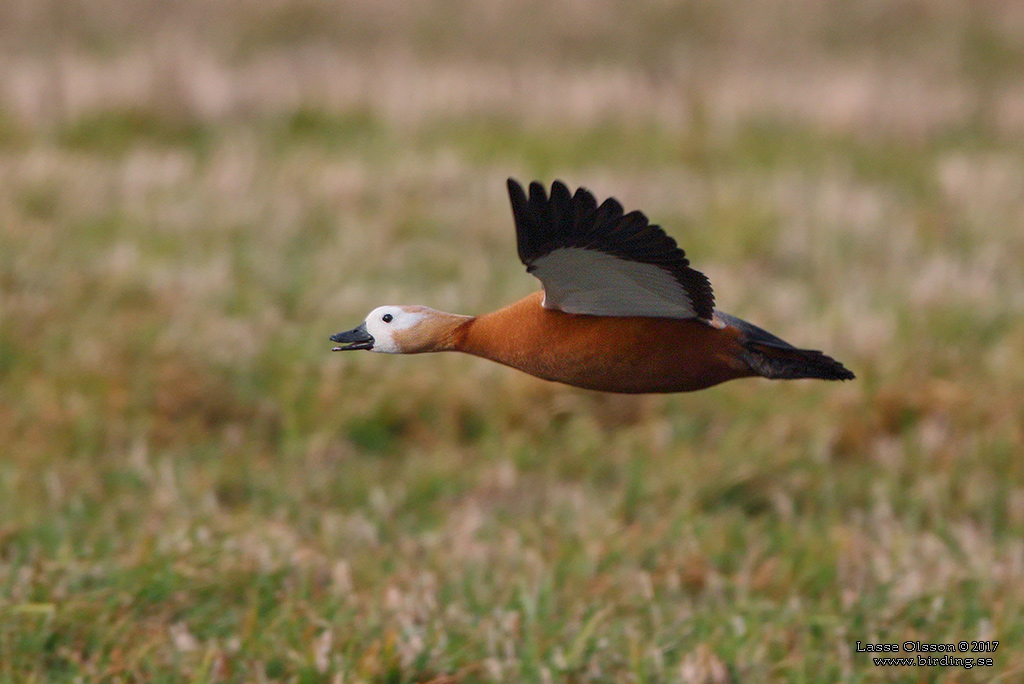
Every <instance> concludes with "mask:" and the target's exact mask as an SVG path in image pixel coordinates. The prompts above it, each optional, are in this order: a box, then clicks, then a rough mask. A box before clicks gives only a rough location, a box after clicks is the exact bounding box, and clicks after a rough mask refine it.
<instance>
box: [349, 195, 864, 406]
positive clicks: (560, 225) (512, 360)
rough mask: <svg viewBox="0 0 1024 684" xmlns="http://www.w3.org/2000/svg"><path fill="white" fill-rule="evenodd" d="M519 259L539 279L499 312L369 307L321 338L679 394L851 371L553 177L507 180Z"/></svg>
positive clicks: (648, 230)
mask: <svg viewBox="0 0 1024 684" xmlns="http://www.w3.org/2000/svg"><path fill="white" fill-rule="evenodd" d="M508 193H509V197H510V199H511V201H512V215H513V217H514V218H515V224H516V239H517V242H518V247H519V258H520V259H521V260H522V262H523V264H524V265H525V266H526V270H527V272H528V273H532V274H533V275H534V276H536V277H537V278H538V279H540V281H541V284H542V285H543V286H544V289H543V291H541V292H536V293H534V294H532V295H529V296H528V297H526V298H525V299H522V300H520V301H518V302H515V303H514V304H510V305H509V306H506V307H505V308H503V309H499V310H498V311H494V312H492V313H488V314H483V315H481V316H461V315H457V314H450V313H445V312H443V311H436V310H434V309H430V308H428V307H425V306H380V307H377V308H376V309H374V310H373V311H371V312H370V315H369V316H367V318H366V320H365V321H364V322H363V323H362V324H361V325H359V326H358V327H356V328H354V329H352V330H349V331H347V332H341V333H338V334H336V335H334V336H332V337H331V340H332V341H333V342H336V343H338V345H339V346H337V347H335V348H334V350H333V351H347V350H353V349H365V350H368V351H375V352H384V353H388V354H419V353H423V352H439V351H459V352H463V353H466V354H472V355H474V356H480V357H483V358H485V359H490V360H492V361H497V362H498V363H501V364H504V365H506V366H511V367H512V368H518V369H519V370H521V371H524V372H526V373H529V374H530V375H534V376H536V377H538V378H543V379H545V380H553V381H555V382H562V383H565V384H567V385H574V386H576V387H583V388H585V389H591V390H599V391H604V392H623V393H630V394H641V393H648V392H689V391H692V390H699V389H704V388H705V387H710V386H712V385H717V384H718V383H721V382H725V381H726V380H733V379H735V378H744V377H762V378H770V379H773V380H791V379H796V378H819V379H821V380H851V379H853V377H854V376H853V373H851V372H850V371H849V370H847V369H846V368H844V367H843V365H842V364H841V363H839V362H838V361H836V360H835V359H832V358H831V357H829V356H826V355H825V354H823V353H821V352H820V351H812V350H809V349H798V348H796V347H794V346H793V345H791V344H789V343H788V342H783V341H782V340H781V339H779V338H778V337H776V336H774V335H772V334H771V333H769V332H766V331H765V330H762V329H761V328H759V327H757V326H755V325H752V324H750V323H747V322H746V321H743V320H740V319H739V318H736V317H735V316H730V315H728V314H725V313H722V312H721V311H718V310H716V309H715V308H714V303H715V300H714V295H713V294H712V291H711V284H710V283H709V282H708V279H707V277H706V276H705V275H704V274H703V273H701V272H700V271H697V270H694V269H692V268H690V262H689V261H688V260H687V258H686V255H685V253H684V252H683V250H682V249H680V248H679V247H678V246H677V245H676V242H675V240H673V239H672V238H671V237H669V236H668V235H667V234H666V233H665V231H663V230H662V229H661V228H660V227H658V226H656V225H651V224H650V223H648V221H647V217H646V216H644V214H643V213H641V212H639V211H631V212H629V213H624V212H623V209H622V205H621V204H619V203H618V202H617V201H616V200H615V199H612V198H609V199H606V200H605V201H604V202H602V203H601V204H600V205H598V203H597V200H595V199H594V196H593V195H592V194H591V193H590V192H589V191H587V190H585V189H583V188H580V189H578V190H576V192H575V193H570V192H569V189H568V188H567V187H566V186H565V184H563V183H562V182H560V181H555V182H554V184H553V185H552V186H551V193H550V196H549V195H548V194H547V192H545V189H544V186H542V185H541V184H540V183H536V182H534V183H531V184H530V188H529V194H527V193H526V192H525V191H524V190H523V188H522V187H521V186H520V185H519V183H517V182H516V181H514V180H513V179H511V178H510V179H509V180H508Z"/></svg>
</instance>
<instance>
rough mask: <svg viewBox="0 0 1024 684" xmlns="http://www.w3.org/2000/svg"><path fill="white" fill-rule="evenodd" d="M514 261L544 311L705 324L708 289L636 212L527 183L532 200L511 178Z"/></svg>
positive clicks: (709, 311) (559, 187) (710, 303)
mask: <svg viewBox="0 0 1024 684" xmlns="http://www.w3.org/2000/svg"><path fill="white" fill-rule="evenodd" d="M508 194H509V198H510V199H511V200H512V214H513V216H514V217H515V221H516V239H517V243H518V247H519V258H520V259H521V260H522V262H523V263H524V264H525V265H526V270H527V272H529V273H532V274H533V275H535V276H537V278H539V279H540V281H541V283H542V284H543V285H544V306H545V308H548V309H559V310H561V311H565V312H567V313H574V314H590V315H593V316H655V317H659V318H695V317H697V318H704V319H708V320H710V319H711V317H712V315H713V311H714V304H715V297H714V294H713V293H712V291H711V283H709V282H708V279H707V277H706V276H705V275H704V274H703V273H701V272H700V271H697V270H694V269H692V268H690V262H689V261H687V259H686V254H685V253H684V252H683V250H681V249H680V248H679V247H678V246H677V245H676V241H675V240H673V239H672V238H671V237H669V236H668V235H666V234H665V231H663V230H662V229H661V228H660V227H658V226H656V225H651V224H649V223H648V222H647V217H646V216H644V215H643V213H641V212H639V211H631V212H629V213H628V214H624V213H623V211H622V205H621V204H619V203H618V202H617V201H615V200H614V199H612V198H609V199H606V200H605V201H604V202H603V203H602V204H601V205H600V206H598V204H597V200H595V199H594V196H593V195H592V194H590V192H589V191H587V190H585V189H583V188H580V189H578V190H577V191H576V194H575V195H570V194H569V189H568V188H567V187H565V184H564V183H562V182H561V181H555V182H554V183H553V184H552V186H551V196H550V197H548V196H547V194H546V193H545V191H544V186H542V185H541V184H540V183H537V182H534V183H530V194H529V196H527V195H526V193H525V192H524V191H523V188H522V186H520V185H519V183H517V182H516V181H514V180H512V179H511V178H509V179H508Z"/></svg>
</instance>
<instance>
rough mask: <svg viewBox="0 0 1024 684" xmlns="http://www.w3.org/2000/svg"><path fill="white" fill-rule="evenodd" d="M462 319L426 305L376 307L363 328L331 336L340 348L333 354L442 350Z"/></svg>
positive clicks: (409, 352) (359, 327) (462, 317)
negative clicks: (366, 351)
mask: <svg viewBox="0 0 1024 684" xmlns="http://www.w3.org/2000/svg"><path fill="white" fill-rule="evenodd" d="M465 318H466V317H464V316H455V315H453V314H448V313H444V312H443V311H435V310H434V309H430V308H428V307H425V306H393V305H388V306H378V307H377V308H376V309H374V310H373V311H371V312H370V315H369V316H367V317H366V320H365V321H363V323H362V325H360V326H358V327H356V328H353V329H352V330H349V331H346V332H340V333H338V334H336V335H332V336H331V341H332V342H337V343H339V344H340V345H342V346H338V347H335V348H334V349H333V350H332V351H349V350H352V349H366V350H368V351H375V352H382V353H384V354H417V353H419V352H428V351H441V350H443V349H446V348H448V345H449V344H450V332H451V331H452V330H453V329H454V327H456V326H457V324H458V323H459V322H461V321H462V320H464V319H465Z"/></svg>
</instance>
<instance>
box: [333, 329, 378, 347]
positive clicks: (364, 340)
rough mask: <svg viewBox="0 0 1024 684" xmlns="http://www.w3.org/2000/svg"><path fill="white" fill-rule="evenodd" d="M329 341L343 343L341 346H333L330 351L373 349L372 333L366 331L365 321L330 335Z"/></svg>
mask: <svg viewBox="0 0 1024 684" xmlns="http://www.w3.org/2000/svg"><path fill="white" fill-rule="evenodd" d="M331 342H338V343H339V344H343V345H345V346H343V347H335V348H334V349H332V350H331V351H349V350H351V349H373V335H371V334H370V333H368V332H366V323H363V324H362V325H360V326H359V327H356V328H352V329H351V330H349V331H347V332H340V333H338V334H336V335H331Z"/></svg>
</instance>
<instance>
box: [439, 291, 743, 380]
mask: <svg viewBox="0 0 1024 684" xmlns="http://www.w3.org/2000/svg"><path fill="white" fill-rule="evenodd" d="M542 299H543V293H542V292H537V293H535V294H533V295H530V296H529V297H526V298H525V299H522V300H520V301H518V302H516V303H515V304H512V305H510V306H507V307H505V308H504V309H500V310H499V311H495V312H494V313H490V314H486V315H484V316H480V317H479V318H476V319H473V320H472V321H471V322H469V323H468V324H467V325H466V326H465V328H464V334H463V335H462V338H461V339H460V340H459V341H458V343H457V344H456V346H455V349H456V350H457V351H462V352H466V353H468V354H473V355H475V356H481V357H484V358H487V359H491V360H492V361H497V362H498V363H502V364H505V365H507V366H511V367H513V368H518V369H519V370H522V371H525V372H527V373H529V374H531V375H535V376H537V377H539V378H544V379H545V380H554V381H556V382H563V383H565V384H568V385H574V386H576V387H583V388H586V389H593V390H601V391H605V392H625V393H645V392H688V391H691V390H698V389H703V388H705V387H709V386H711V385H715V384H718V383H720V382H724V381H726V380H731V379H733V378H739V377H745V376H750V375H753V373H752V372H751V371H750V369H749V368H748V367H747V365H746V364H745V363H744V362H743V361H742V360H741V359H740V358H739V350H740V345H739V341H738V332H737V331H736V330H735V329H733V328H729V327H726V328H716V327H713V326H711V325H708V324H707V323H704V322H702V321H700V320H697V319H673V318H633V317H622V318H619V317H610V316H584V315H576V314H567V313H563V312H561V311H556V310H551V309H545V308H544V307H542V306H541V301H542Z"/></svg>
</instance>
